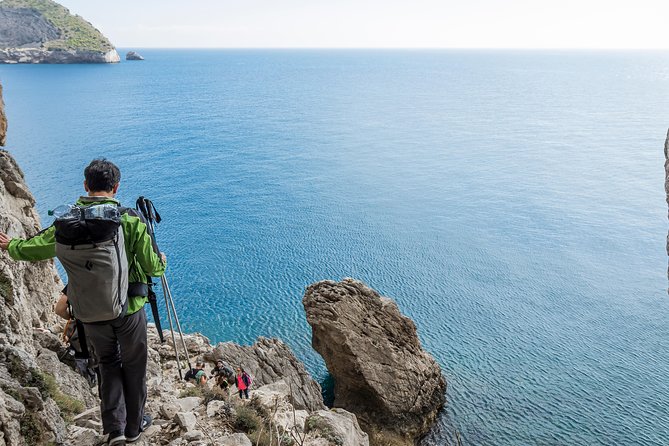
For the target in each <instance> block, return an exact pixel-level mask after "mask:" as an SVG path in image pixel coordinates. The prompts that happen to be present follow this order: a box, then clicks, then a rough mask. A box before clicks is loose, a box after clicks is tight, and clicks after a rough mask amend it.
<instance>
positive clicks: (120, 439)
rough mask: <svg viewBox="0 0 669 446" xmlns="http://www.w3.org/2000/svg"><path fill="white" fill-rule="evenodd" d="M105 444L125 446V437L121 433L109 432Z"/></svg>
mask: <svg viewBox="0 0 669 446" xmlns="http://www.w3.org/2000/svg"><path fill="white" fill-rule="evenodd" d="M107 444H108V445H109V446H125V435H124V434H123V431H114V432H111V433H110V434H109V437H108V440H107Z"/></svg>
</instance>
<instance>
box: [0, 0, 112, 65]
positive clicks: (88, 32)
mask: <svg viewBox="0 0 669 446" xmlns="http://www.w3.org/2000/svg"><path fill="white" fill-rule="evenodd" d="M119 61H120V57H119V55H118V53H117V52H116V50H115V49H114V46H113V45H112V44H111V42H109V40H108V39H107V38H106V37H105V36H103V35H102V33H100V31H98V30H97V29H96V28H95V27H94V26H93V25H91V24H90V23H89V22H87V21H86V20H84V19H83V18H82V17H80V16H77V15H72V14H70V11H69V10H68V9H67V8H65V7H64V6H61V5H60V4H58V3H56V2H54V1H52V0H3V1H2V2H0V63H115V62H119Z"/></svg>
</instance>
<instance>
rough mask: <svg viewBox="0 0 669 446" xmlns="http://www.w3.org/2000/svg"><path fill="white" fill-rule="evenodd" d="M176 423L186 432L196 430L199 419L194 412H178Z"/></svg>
mask: <svg viewBox="0 0 669 446" xmlns="http://www.w3.org/2000/svg"><path fill="white" fill-rule="evenodd" d="M174 421H175V422H176V423H177V424H178V425H179V426H181V427H182V428H183V429H185V430H186V431H191V430H193V429H195V425H196V423H197V418H196V417H195V415H194V414H193V412H177V414H176V415H175V417H174Z"/></svg>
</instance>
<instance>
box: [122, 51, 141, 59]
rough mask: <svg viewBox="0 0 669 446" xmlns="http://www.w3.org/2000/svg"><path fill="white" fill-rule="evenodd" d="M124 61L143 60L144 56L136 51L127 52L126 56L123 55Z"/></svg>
mask: <svg viewBox="0 0 669 446" xmlns="http://www.w3.org/2000/svg"><path fill="white" fill-rule="evenodd" d="M125 60H144V56H142V55H141V54H139V53H138V52H137V51H128V54H126V55H125Z"/></svg>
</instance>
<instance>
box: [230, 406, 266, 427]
mask: <svg viewBox="0 0 669 446" xmlns="http://www.w3.org/2000/svg"><path fill="white" fill-rule="evenodd" d="M261 425H262V419H261V418H260V417H259V416H258V414H257V413H256V411H255V410H253V408H251V407H248V406H239V407H237V409H236V411H235V418H234V420H233V421H232V426H233V427H234V428H235V429H237V430H240V431H242V432H247V433H248V432H253V431H256V430H257V429H258V428H260V426H261Z"/></svg>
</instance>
